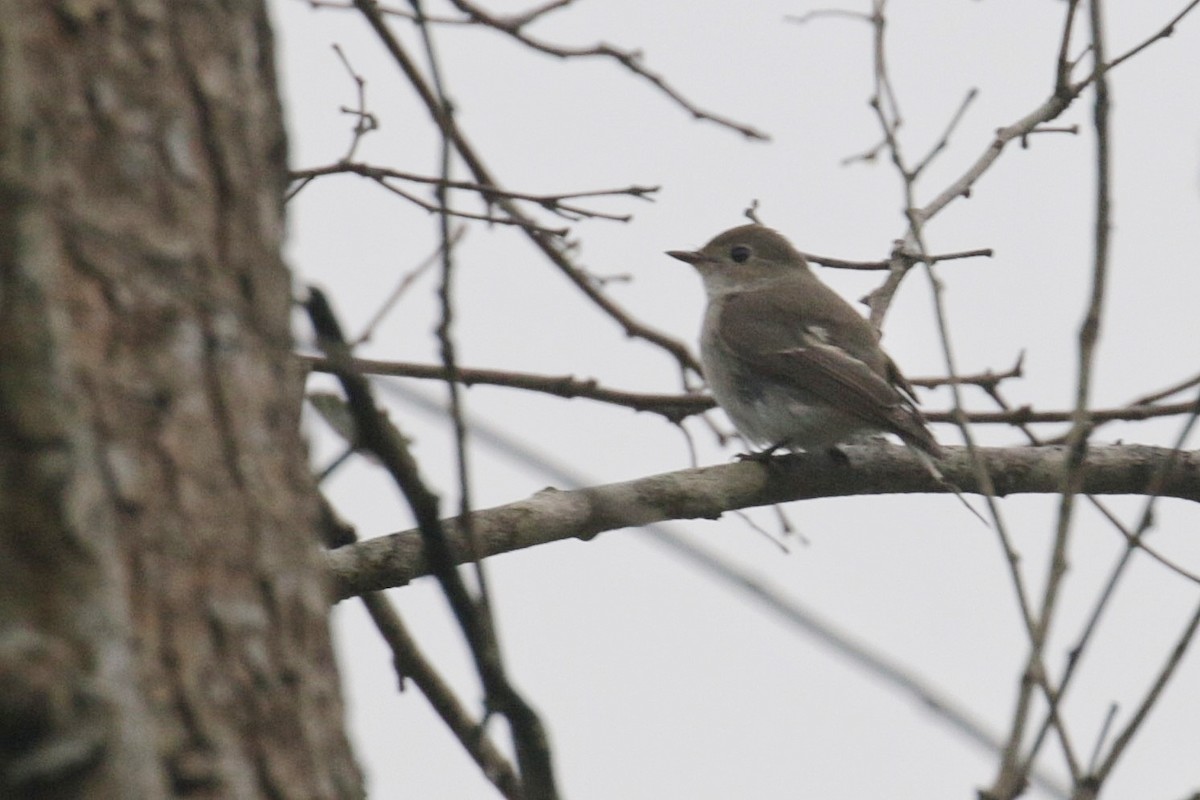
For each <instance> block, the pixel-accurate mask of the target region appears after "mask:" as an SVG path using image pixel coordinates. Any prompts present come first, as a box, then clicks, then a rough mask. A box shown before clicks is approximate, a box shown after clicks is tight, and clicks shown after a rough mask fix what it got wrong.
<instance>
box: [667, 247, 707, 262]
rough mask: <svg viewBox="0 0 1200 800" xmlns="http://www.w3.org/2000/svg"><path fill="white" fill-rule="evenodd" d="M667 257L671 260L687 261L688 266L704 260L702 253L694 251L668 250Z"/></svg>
mask: <svg viewBox="0 0 1200 800" xmlns="http://www.w3.org/2000/svg"><path fill="white" fill-rule="evenodd" d="M667 255H669V256H670V257H671V258H678V259H679V260H680V261H686V262H687V263H688V264H693V265H694V264H696V263H698V262H700V261H703V260H704V256H703V255H702V254H701V253H697V252H694V251H692V250H668V251H667Z"/></svg>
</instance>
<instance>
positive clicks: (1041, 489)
mask: <svg viewBox="0 0 1200 800" xmlns="http://www.w3.org/2000/svg"><path fill="white" fill-rule="evenodd" d="M947 449H948V450H949V451H950V454H949V456H948V457H947V459H946V460H945V461H942V462H939V466H940V467H941V468H942V471H943V472H944V473H945V476H946V479H947V480H948V481H950V482H952V483H954V484H956V485H957V486H958V487H959V489H960V490H961V491H963V492H971V493H978V492H979V491H980V487H979V484H978V482H977V481H976V479H975V471H974V470H973V468H972V467H971V464H970V458H969V457H968V455H967V453H966V451H965V449H964V448H961V447H952V448H947ZM844 450H845V453H846V455H847V456H848V458H849V460H850V465H849V466H846V467H840V468H831V467H830V464H829V459H828V457H827V456H826V455H825V454H824V453H815V454H808V453H804V454H796V455H791V456H784V457H780V458H776V459H774V460H773V462H772V463H771V464H770V465H762V464H757V463H752V462H739V463H736V464H723V465H720V466H714V467H703V468H701V469H686V470H680V471H678V472H669V473H665V474H662V475H654V476H651V477H647V478H640V479H638V480H634V481H627V482H625V483H614V484H608V485H605V486H595V487H590V488H587V489H578V490H571V491H558V490H555V489H545V490H543V491H541V492H538V493H537V494H535V495H533V496H532V497H530V498H529V499H527V500H522V501H519V502H516V503H510V504H508V505H505V506H499V507H497V508H492V509H487V510H482V511H476V512H474V514H473V515H472V516H473V518H474V519H473V520H472V526H473V527H474V529H475V531H476V533H477V535H478V536H479V541H480V546H481V548H482V549H483V555H484V556H492V555H497V554H499V553H507V552H511V551H514V550H520V549H523V548H526V547H533V546H535V545H540V544H546V543H549V542H555V541H565V540H569V539H584V540H587V539H591V538H592V537H594V536H596V535H597V534H599V533H603V532H604V531H610V530H617V529H619V528H629V527H636V526H639V525H646V524H649V523H651V522H661V521H663V520H668V519H716V518H717V517H719V516H721V515H722V514H724V513H726V512H728V511H732V510H734V509H739V508H751V507H754V506H766V505H772V504H775V503H786V502H791V501H794V500H809V499H813V498H817V497H847V496H851V495H869V494H909V493H928V494H943V493H946V492H948V491H949V490H948V489H947V488H946V486H945V485H944V484H941V483H938V482H937V481H935V480H934V479H933V478H932V476H930V474H929V472H928V471H927V470H926V469H925V467H924V466H923V465H922V464H921V462H920V461H919V460H918V459H917V458H916V457H915V456H912V455H910V454H909V453H908V452H907V451H906V450H905V448H903V447H899V446H892V445H884V444H872V445H850V446H846V447H844ZM978 452H979V457H980V458H982V459H983V460H984V461H985V463H986V465H987V468H988V472H989V473H990V474H991V475H992V476H993V479H994V481H995V492H996V494H997V495H999V496H1006V495H1010V494H1029V493H1036V494H1053V493H1056V492H1057V491H1058V489H1059V484H1060V483H1061V481H1062V474H1063V470H1064V469H1065V467H1066V451H1065V450H1064V449H1063V448H1039V447H1009V448H987V447H981V448H978ZM1168 462H1171V463H1172V466H1171V468H1170V469H1169V470H1168V471H1167V472H1166V474H1165V477H1164V479H1163V481H1162V484H1161V486H1162V491H1161V492H1160V494H1161V495H1162V496H1163V497H1175V498H1179V499H1184V500H1190V501H1192V502H1197V503H1200V452H1196V451H1189V452H1183V453H1176V451H1174V450H1171V449H1170V448H1162V447H1146V446H1141V445H1104V446H1096V447H1092V448H1090V450H1089V451H1088V454H1087V457H1086V461H1085V466H1086V469H1085V470H1084V481H1083V491H1085V492H1088V493H1091V494H1097V495H1106V494H1141V493H1144V492H1146V491H1147V480H1148V476H1151V475H1153V474H1154V473H1155V471H1156V470H1157V469H1159V468H1160V467H1162V466H1163V465H1164V464H1167V463H1168ZM442 527H443V528H444V529H445V531H446V533H447V536H448V537H449V539H448V540H449V542H450V548H451V550H452V551H453V553H454V557H455V558H456V559H457V560H458V561H459V563H462V562H463V560H465V558H466V557H467V553H468V551H467V549H466V545H465V543H464V542H463V541H462V537H461V532H460V522H459V521H458V520H454V519H451V520H443V521H442ZM328 558H329V562H330V567H331V569H332V570H333V573H334V583H335V586H336V593H337V596H338V597H340V598H346V597H351V596H353V595H356V594H361V593H362V592H367V591H375V590H379V589H384V588H388V587H392V586H402V585H404V584H406V583H408V582H409V581H411V580H413V579H414V578H417V577H420V576H422V575H426V574H428V572H429V567H428V565H427V561H426V558H427V556H426V555H425V550H424V546H423V545H422V538H421V537H420V536H418V535H417V534H416V533H415V532H413V531H407V532H404V533H398V534H391V535H389V536H382V537H379V538H374V539H368V540H366V541H363V542H361V543H359V544H355V545H350V546H347V547H341V548H338V549H337V550H333V551H331V552H330V553H329V555H328Z"/></svg>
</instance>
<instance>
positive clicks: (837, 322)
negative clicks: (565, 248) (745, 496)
mask: <svg viewBox="0 0 1200 800" xmlns="http://www.w3.org/2000/svg"><path fill="white" fill-rule="evenodd" d="M667 255H670V256H672V257H673V258H677V259H679V260H680V261H686V262H687V263H689V264H691V265H692V266H693V267H695V269H696V271H697V272H699V273H700V277H701V278H703V279H704V288H705V290H706V291H707V293H708V309H707V311H706V312H705V315H704V325H703V328H702V331H701V338H700V358H701V362H702V364H703V366H704V375H705V378H706V379H707V380H708V385H709V388H710V389H711V390H712V393H713V397H714V398H716V401H717V403H718V404H719V405H720V406H721V408H723V409H724V410H725V413H726V414H728V415H729V418H730V419H731V420H732V421H733V424H734V425H735V426H736V427H737V429H738V430H739V431H740V432H741V433H742V435H744V436H745V437H746V438H747V439H749V440H750V441H751V442H752V443H754V444H757V445H762V446H764V447H766V448H767V449H766V450H765V453H767V454H769V453H771V452H773V451H775V450H777V449H786V450H796V449H802V450H809V451H811V450H829V449H831V448H834V446H835V445H836V444H838V443H839V442H844V441H846V440H847V439H849V438H852V437H854V436H855V435H857V434H863V433H877V432H882V433H892V434H895V435H896V436H898V437H900V439H901V440H902V441H903V442H904V443H905V444H906V445H909V446H910V447H912V448H913V449H914V450H915V451H916V452H917V453H918V454H919V455H921V456H922V460H923V461H925V462H926V465H927V466H928V467H930V468H932V469H933V471H934V473H935V474H937V470H936V467H934V466H933V464H932V462H931V461H929V459H928V457H927V456H932V457H934V458H941V457H942V449H941V447H940V446H939V445H938V443H937V442H936V441H935V440H934V438H933V436H932V435H931V434H930V432H929V429H928V428H927V427H926V423H925V419H924V417H922V416H921V412H920V411H918V410H917V406H916V402H917V398H916V395H915V393H914V392H913V388H912V386H911V385H910V384H909V383H908V381H907V380H905V379H904V376H903V375H901V374H900V370H899V369H898V368H897V367H896V364H895V363H894V362H893V361H892V360H891V359H890V358H889V357H888V355H887V354H886V353H885V352H884V351H883V349H882V348H881V347H880V346H879V335H878V334H877V333H876V332H875V329H874V328H873V327H872V326H871V324H870V323H869V322H867V320H866V319H864V318H863V317H862V315H860V314H859V313H858V312H857V311H855V310H854V308H852V307H851V306H850V304H849V303H847V302H846V301H845V300H843V299H842V298H841V297H840V296H839V295H838V294H837V293H836V292H834V291H833V290H832V289H830V288H829V287H828V286H826V285H825V284H823V283H821V281H820V280H818V278H817V277H816V275H814V274H813V273H812V271H811V270H810V269H809V267H808V263H807V262H806V261H805V260H804V257H803V256H802V255H800V253H798V252H796V250H795V248H793V247H792V245H791V244H790V243H789V242H788V240H787V239H785V238H784V237H783V236H781V235H780V234H779V233H777V232H776V231H774V230H772V229H770V228H767V227H764V226H762V225H742V226H741V227H737V228H733V229H732V230H728V231H725V232H724V233H722V234H721V235H719V236H717V237H716V238H715V239H713V240H712V241H710V242H709V243H708V244H706V245H705V246H704V247H703V248H701V249H700V250H697V251H681V250H672V251H671V252H669V253H668V254H667Z"/></svg>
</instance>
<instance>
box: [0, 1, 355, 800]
mask: <svg viewBox="0 0 1200 800" xmlns="http://www.w3.org/2000/svg"><path fill="white" fill-rule="evenodd" d="M273 58H274V56H273V50H272V39H271V32H270V30H269V27H268V23H267V15H266V9H265V7H264V4H263V2H261V1H260V0H233V1H232V2H216V0H186V1H185V2H172V1H171V0H0V797H3V798H25V797H31V798H32V797H46V798H89V800H97V799H99V800H104V799H106V798H112V799H113V800H117V799H118V798H120V800H129V799H130V798H138V800H147V799H149V800H153V799H154V798H173V797H188V798H208V797H211V798H217V797H220V798H260V797H261V798H266V797H270V798H351V797H360V796H361V795H362V781H361V777H360V775H359V772H358V769H357V767H356V766H355V764H354V761H353V759H352V757H351V754H350V750H349V746H348V744H347V741H346V738H345V734H344V730H343V724H342V719H343V708H342V701H341V697H340V694H339V689H338V677H337V672H336V668H335V665H334V662H333V657H332V650H331V646H330V639H329V632H328V610H329V600H330V593H329V586H328V581H327V577H326V576H325V573H324V572H323V563H322V561H321V558H320V551H319V547H318V538H317V533H316V531H317V519H318V515H317V507H316V499H315V498H316V493H315V491H314V487H313V485H312V482H311V480H310V478H309V476H308V474H307V469H306V457H305V452H304V446H303V442H302V441H301V439H300V436H299V431H298V425H297V422H298V412H299V397H300V389H301V385H300V380H301V376H300V374H299V372H298V371H297V369H296V367H295V366H294V363H293V360H292V357H291V338H290V333H289V314H290V295H291V288H290V285H289V276H288V273H287V270H286V268H285V266H284V264H283V262H282V260H281V257H280V244H281V239H282V235H283V208H282V201H281V197H282V192H283V188H284V180H285V167H286V164H285V160H286V143H285V139H284V133H283V127H282V122H281V113H280V107H279V100H278V96H277V91H276V82H275V73H274V62H273Z"/></svg>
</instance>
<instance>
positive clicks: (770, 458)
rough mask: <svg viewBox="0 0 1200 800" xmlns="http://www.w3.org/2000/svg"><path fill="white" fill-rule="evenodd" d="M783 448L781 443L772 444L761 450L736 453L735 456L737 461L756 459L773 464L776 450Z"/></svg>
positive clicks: (760, 462) (762, 462)
mask: <svg viewBox="0 0 1200 800" xmlns="http://www.w3.org/2000/svg"><path fill="white" fill-rule="evenodd" d="M782 448H783V445H782V444H773V445H771V446H770V447H768V448H766V449H763V450H751V451H750V452H749V453H738V454H737V456H735V458H737V460H738V461H757V462H758V463H759V464H773V463H775V460H776V455H775V453H776V451H777V450H781V449H782Z"/></svg>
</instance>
